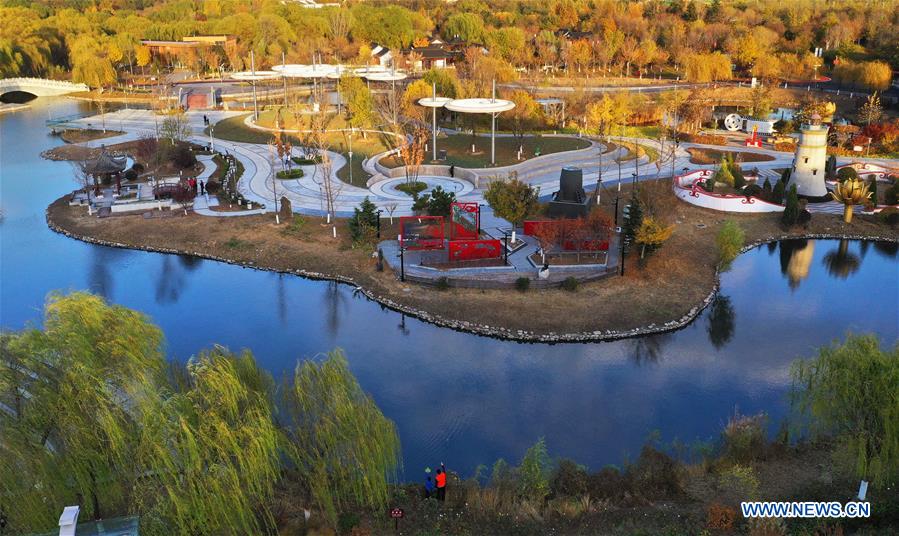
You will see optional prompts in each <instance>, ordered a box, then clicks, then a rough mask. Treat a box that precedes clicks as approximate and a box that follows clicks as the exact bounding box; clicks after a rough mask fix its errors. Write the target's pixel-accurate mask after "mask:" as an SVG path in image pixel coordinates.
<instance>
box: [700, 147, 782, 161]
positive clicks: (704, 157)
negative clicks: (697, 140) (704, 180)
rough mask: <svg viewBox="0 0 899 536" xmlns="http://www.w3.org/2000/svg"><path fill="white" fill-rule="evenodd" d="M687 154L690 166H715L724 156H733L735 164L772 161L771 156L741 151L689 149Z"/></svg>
mask: <svg viewBox="0 0 899 536" xmlns="http://www.w3.org/2000/svg"><path fill="white" fill-rule="evenodd" d="M687 152H688V153H690V163H692V164H717V163H719V162H721V157H722V156H723V155H724V154H728V155H730V156H733V157H734V161H736V162H770V161H771V160H774V157H773V156H771V155H767V154H761V153H749V152H743V151H716V150H714V149H699V148H696V147H691V148H689V149H687Z"/></svg>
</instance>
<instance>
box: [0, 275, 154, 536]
mask: <svg viewBox="0 0 899 536" xmlns="http://www.w3.org/2000/svg"><path fill="white" fill-rule="evenodd" d="M161 344H162V334H161V333H160V331H159V329H158V328H157V327H155V326H154V325H152V324H151V323H150V322H149V321H148V319H147V318H146V317H145V316H144V315H142V314H141V313H138V312H136V311H132V310H129V309H126V308H124V307H119V306H110V305H107V304H106V303H105V302H104V301H103V300H102V299H101V298H99V297H97V296H93V295H90V294H85V293H73V294H70V295H68V296H62V295H58V294H54V295H51V296H50V298H49V299H48V301H47V304H46V305H45V308H44V322H43V329H29V330H26V331H23V332H21V333H15V334H8V335H6V336H4V338H3V344H2V345H0V348H2V355H0V368H2V369H3V374H0V393H2V395H0V396H2V397H3V400H0V402H2V405H0V503H2V502H3V501H4V499H7V498H9V497H15V508H10V507H9V506H10V505H6V506H4V505H2V504H0V508H4V509H5V513H6V515H7V516H8V517H9V523H10V526H11V528H12V530H13V531H14V532H15V531H18V530H22V531H25V532H30V531H34V530H41V529H49V528H51V527H53V526H54V525H55V521H56V519H57V516H58V515H59V512H60V511H61V508H62V506H64V505H66V504H81V508H82V517H83V518H94V519H99V518H101V517H104V516H107V515H109V514H115V513H121V512H122V511H124V510H125V508H126V504H125V503H124V502H123V500H124V499H123V498H124V497H126V496H127V491H128V489H130V486H131V484H132V479H133V477H134V475H135V474H136V473H137V472H136V470H135V464H134V457H133V453H134V452H135V448H136V445H137V441H138V439H139V436H140V425H139V420H140V418H141V415H143V413H144V412H145V411H146V408H147V407H149V406H152V404H154V400H153V399H154V394H155V393H156V392H157V388H158V386H159V385H160V384H161V382H162V381H163V370H164V368H165V361H164V359H163V354H162V352H161ZM19 395H21V396H19Z"/></svg>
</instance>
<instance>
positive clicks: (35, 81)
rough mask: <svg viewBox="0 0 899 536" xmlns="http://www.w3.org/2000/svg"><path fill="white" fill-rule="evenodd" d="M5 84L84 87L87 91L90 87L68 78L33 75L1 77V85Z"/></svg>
mask: <svg viewBox="0 0 899 536" xmlns="http://www.w3.org/2000/svg"><path fill="white" fill-rule="evenodd" d="M4 86H38V87H45V88H60V89H73V88H74V89H83V90H85V91H87V90H88V89H89V88H88V87H87V84H76V83H75V82H69V81H67V80H50V79H47V78H31V77H16V78H4V79H0V87H4Z"/></svg>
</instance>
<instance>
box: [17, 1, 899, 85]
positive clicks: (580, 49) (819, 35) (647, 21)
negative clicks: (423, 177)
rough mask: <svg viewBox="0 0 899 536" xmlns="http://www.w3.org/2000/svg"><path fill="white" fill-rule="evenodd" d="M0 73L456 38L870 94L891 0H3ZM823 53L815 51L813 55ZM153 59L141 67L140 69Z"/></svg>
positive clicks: (262, 57)
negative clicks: (334, 1)
mask: <svg viewBox="0 0 899 536" xmlns="http://www.w3.org/2000/svg"><path fill="white" fill-rule="evenodd" d="M0 5H2V7H0V20H2V21H3V24H2V25H0V75H2V76H4V77H9V76H41V77H53V78H72V79H73V80H75V81H78V82H85V83H87V84H89V85H91V86H94V87H101V86H107V85H112V84H115V83H116V82H117V80H119V77H120V76H121V74H122V73H126V72H127V73H134V72H138V71H139V70H141V69H146V68H147V67H148V66H150V67H151V68H153V67H156V68H160V69H163V68H169V67H171V66H172V63H171V62H170V61H169V62H166V61H165V58H161V57H157V56H155V55H152V54H151V53H150V51H149V50H148V48H147V47H145V46H143V45H142V44H141V40H144V39H151V40H180V39H182V38H183V37H185V36H191V35H206V34H228V35H231V36H234V37H235V38H236V41H235V42H234V43H233V44H230V45H229V46H227V47H218V48H216V47H209V48H205V49H200V50H199V51H198V52H191V53H189V54H187V55H186V56H185V57H179V58H178V66H179V67H186V68H188V69H190V70H193V71H195V72H197V73H198V74H202V73H204V72H215V71H219V70H241V69H247V68H249V54H250V51H253V52H255V56H256V61H257V65H259V66H268V65H271V64H273V63H280V62H281V58H282V53H283V54H284V56H285V57H286V60H287V61H288V62H294V63H311V61H312V57H313V54H320V56H321V58H322V60H323V61H325V62H333V63H337V62H362V63H364V62H366V61H367V60H368V58H369V54H370V50H371V47H372V46H373V44H380V45H382V46H385V47H389V48H390V49H391V50H392V51H393V52H394V57H395V58H396V60H395V61H396V62H397V65H398V66H400V67H403V66H404V64H403V61H404V59H405V60H406V62H408V56H409V55H411V54H414V51H413V50H414V49H413V50H410V46H423V45H426V44H427V43H428V41H429V39H431V38H433V37H442V38H444V39H452V38H457V39H461V40H462V41H464V42H465V43H466V46H468V47H470V48H476V49H478V50H482V51H483V52H484V53H486V54H488V55H489V56H492V57H493V58H494V59H495V60H496V61H501V62H503V63H504V64H508V67H511V68H509V69H501V71H503V72H506V73H512V74H510V75H509V76H518V74H515V73H520V72H522V71H525V72H537V73H540V72H544V71H553V72H563V73H564V74H565V75H567V76H588V75H590V76H595V75H597V74H599V73H601V74H604V75H608V76H644V75H645V76H660V75H663V76H669V77H674V76H680V77H681V78H683V79H687V80H692V81H709V80H718V79H726V78H730V77H734V76H740V77H749V76H755V77H759V78H764V79H809V78H811V77H812V76H814V74H815V70H816V69H817V74H829V75H831V76H834V77H836V78H838V79H841V81H846V82H848V83H853V84H856V85H862V86H865V87H869V88H871V89H884V88H886V87H888V86H889V83H890V80H891V78H892V71H893V70H894V69H899V32H897V31H896V29H897V28H899V4H897V2H896V1H895V0H892V1H889V0H887V1H868V0H865V1H862V0H836V1H831V2H817V1H813V0H790V1H787V2H785V1H782V0H756V1H747V0H742V1H727V0H724V1H720V0H712V1H710V2H705V1H697V0H648V1H643V2H640V1H635V2H625V1H619V0H549V1H544V2H535V1H530V0H494V1H482V0H461V1H459V2H455V3H448V2H444V1H438V0H419V1H409V2H402V1H400V2H394V1H389V2H388V1H365V2H352V1H347V2H341V5H340V6H339V7H337V6H331V7H323V8H319V9H310V8H307V7H303V5H302V4H301V3H298V2H293V1H291V0H159V1H150V0H97V1H92V0H43V1H28V0H3V1H2V2H0ZM818 47H820V48H821V49H823V56H822V57H816V56H815V54H814V50H815V49H816V48H818ZM154 64H155V65H154Z"/></svg>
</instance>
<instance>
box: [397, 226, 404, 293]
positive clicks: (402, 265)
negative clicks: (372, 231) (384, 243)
mask: <svg viewBox="0 0 899 536" xmlns="http://www.w3.org/2000/svg"><path fill="white" fill-rule="evenodd" d="M397 238H399V242H400V281H403V282H405V281H406V257H405V255H403V252H404V251H405V250H406V248H404V247H403V237H402V235H400V236H398V237H397Z"/></svg>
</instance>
